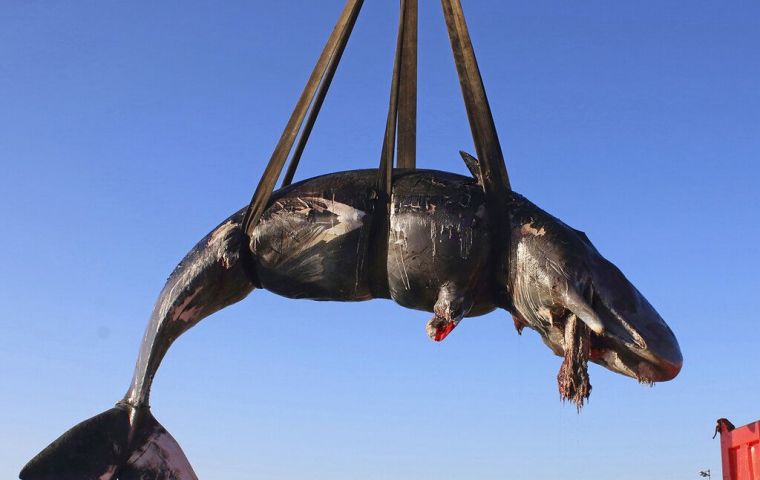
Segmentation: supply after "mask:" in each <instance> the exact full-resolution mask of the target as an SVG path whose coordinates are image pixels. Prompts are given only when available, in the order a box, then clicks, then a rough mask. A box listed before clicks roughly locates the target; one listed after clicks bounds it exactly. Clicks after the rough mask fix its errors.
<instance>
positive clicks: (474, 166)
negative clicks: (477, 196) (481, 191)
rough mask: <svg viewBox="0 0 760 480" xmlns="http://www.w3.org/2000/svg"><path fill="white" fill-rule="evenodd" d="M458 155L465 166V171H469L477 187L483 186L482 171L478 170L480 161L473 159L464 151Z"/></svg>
mask: <svg viewBox="0 0 760 480" xmlns="http://www.w3.org/2000/svg"><path fill="white" fill-rule="evenodd" d="M459 155H461V156H462V160H464V164H465V165H467V170H469V171H470V173H471V174H472V176H473V177H475V180H477V181H478V185H480V186H481V187H482V186H483V170H482V169H481V168H480V160H478V159H477V158H475V157H473V156H472V155H470V154H469V153H467V152H465V151H464V150H460V151H459Z"/></svg>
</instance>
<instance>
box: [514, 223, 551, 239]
mask: <svg viewBox="0 0 760 480" xmlns="http://www.w3.org/2000/svg"><path fill="white" fill-rule="evenodd" d="M520 233H522V234H523V235H533V236H534V237H543V236H544V235H546V230H544V227H541V228H538V229H536V228H535V227H534V226H533V222H530V223H526V224H525V225H523V226H522V227H521V228H520Z"/></svg>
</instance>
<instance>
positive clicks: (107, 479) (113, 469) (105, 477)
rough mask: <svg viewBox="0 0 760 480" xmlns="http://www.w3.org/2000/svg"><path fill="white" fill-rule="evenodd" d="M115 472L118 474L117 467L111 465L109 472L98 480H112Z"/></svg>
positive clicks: (104, 473)
mask: <svg viewBox="0 0 760 480" xmlns="http://www.w3.org/2000/svg"><path fill="white" fill-rule="evenodd" d="M115 472H116V465H111V466H109V467H108V470H106V471H105V472H103V475H101V476H99V477H98V480H110V478H111V477H112V476H113V474H114V473H115Z"/></svg>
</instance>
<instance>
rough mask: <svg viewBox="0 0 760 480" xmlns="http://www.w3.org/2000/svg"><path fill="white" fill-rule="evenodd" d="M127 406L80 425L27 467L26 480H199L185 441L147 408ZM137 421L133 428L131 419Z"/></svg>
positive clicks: (23, 477)
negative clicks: (181, 443) (182, 443)
mask: <svg viewBox="0 0 760 480" xmlns="http://www.w3.org/2000/svg"><path fill="white" fill-rule="evenodd" d="M130 411H131V410H130V408H129V407H127V406H124V405H122V404H118V405H116V406H115V407H114V408H111V409H110V410H106V411H105V412H103V413H101V414H99V415H96V416H94V417H92V418H89V419H87V420H85V421H84V422H82V423H80V424H78V425H76V426H75V427H73V428H72V429H71V430H69V431H67V432H66V433H64V434H63V435H61V436H60V437H59V438H58V439H57V440H55V441H54V442H53V443H51V444H50V445H48V446H47V447H46V448H45V449H44V450H43V451H42V452H40V453H39V454H38V455H37V456H36V457H34V458H33V459H32V460H30V461H29V463H27V464H26V466H25V467H24V468H23V470H21V473H20V474H19V478H21V480H53V479H56V480H90V479H97V480H114V479H116V478H119V479H121V480H143V479H151V480H154V479H155V480H197V479H198V477H197V476H196V475H195V472H193V469H192V467H191V466H190V462H188V460H187V457H185V454H184V453H183V452H182V448H180V446H179V444H178V443H177V441H176V440H174V438H173V437H172V436H171V434H170V433H169V432H167V431H166V429H165V428H164V427H163V426H162V425H161V424H160V423H158V421H157V420H156V419H155V418H154V417H153V415H151V413H150V411H149V410H148V409H147V408H145V409H141V410H140V415H139V417H135V416H132V418H130ZM132 422H133V423H134V425H133V426H131V423H132Z"/></svg>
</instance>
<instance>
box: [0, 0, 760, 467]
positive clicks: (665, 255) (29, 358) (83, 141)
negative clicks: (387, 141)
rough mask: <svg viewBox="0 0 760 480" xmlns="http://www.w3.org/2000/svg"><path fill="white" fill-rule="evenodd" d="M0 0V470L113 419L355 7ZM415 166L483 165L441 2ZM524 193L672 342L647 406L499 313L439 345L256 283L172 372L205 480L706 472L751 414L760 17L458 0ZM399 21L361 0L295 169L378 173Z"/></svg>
mask: <svg viewBox="0 0 760 480" xmlns="http://www.w3.org/2000/svg"><path fill="white" fill-rule="evenodd" d="M342 4H343V2H342V0H321V1H319V2H317V1H307V2H261V1H253V2H236V1H229V2H224V3H223V4H222V3H219V2H195V1H193V2H160V3H155V2H151V3H148V2H126V3H115V2H99V1H80V2H75V3H73V2H22V1H5V2H2V3H1V4H0V162H2V174H1V175H0V195H2V202H0V218H2V219H3V224H4V228H3V234H2V235H0V252H2V253H0V255H2V257H1V259H2V275H0V328H1V330H0V331H2V335H0V365H1V367H0V372H2V374H1V375H0V376H1V378H2V381H1V382H0V398H2V403H1V404H0V405H2V407H3V411H4V412H5V414H4V415H3V416H2V417H0V432H2V434H0V476H2V477H4V478H15V475H16V474H17V472H18V470H19V469H20V467H21V466H22V465H23V464H24V463H25V462H26V461H27V460H28V459H29V458H31V456H33V455H34V454H35V453H37V451H39V449H41V448H42V447H43V446H45V445H46V444H47V443H48V442H50V441H51V440H53V439H54V438H55V437H57V436H58V435H59V434H60V433H62V432H63V431H64V430H65V429H67V428H69V427H71V426H72V425H74V424H75V423H77V422H79V421H81V420H83V419H84V418H86V417H89V416H91V415H94V414H96V413H98V412H100V411H102V410H105V409H106V408H109V407H110V406H111V405H112V404H113V403H114V402H115V401H116V400H118V399H119V398H120V397H121V395H122V394H123V393H124V391H125V390H126V388H127V386H128V382H129V380H130V378H131V373H132V368H133V364H134V363H133V362H134V360H135V357H136V353H137V349H138V346H139V341H140V338H141V336H142V332H143V329H144V327H145V324H146V322H147V317H148V315H149V313H150V310H151V307H152V305H153V302H154V300H155V298H156V296H157V294H158V292H159V290H160V288H161V287H162V285H163V281H164V280H165V278H166V276H167V275H168V274H169V273H170V272H171V270H172V269H173V267H174V265H175V264H176V263H177V262H178V261H179V260H180V259H181V258H182V256H184V254H185V253H186V252H187V251H188V250H189V249H190V248H191V247H192V246H193V245H194V243H195V242H196V241H197V240H199V239H200V238H201V237H202V236H203V235H205V233H206V232H208V231H209V230H210V229H211V228H213V227H214V226H215V225H216V224H217V223H218V222H219V221H220V220H222V219H223V218H225V217H226V216H227V215H229V214H230V213H231V212H233V211H235V210H236V209H238V208H240V207H241V206H242V205H243V204H245V203H246V202H247V201H248V200H249V198H250V195H251V193H252V190H253V188H254V186H255V182H256V181H257V179H258V175H259V174H260V172H261V171H262V170H263V167H264V165H265V162H266V160H267V159H268V158H269V155H270V153H271V151H272V149H273V147H274V145H275V143H276V141H277V139H278V137H279V134H280V132H281V130H282V127H283V126H284V124H285V122H286V120H287V117H288V115H289V114H290V111H291V109H292V107H293V104H294V102H295V100H296V97H297V95H298V94H299V93H300V89H301V88H302V86H303V84H304V82H305V80H306V78H307V76H308V73H309V71H310V69H311V68H312V65H313V63H314V61H315V60H316V57H317V56H318V54H319V51H320V49H321V47H322V44H323V42H324V40H325V39H326V37H327V35H328V34H329V31H330V30H331V28H332V25H333V23H334V21H335V19H336V18H337V15H338V12H339V11H340V8H341V7H342ZM420 8H421V13H420V17H421V25H420V29H421V31H420V48H421V52H420V88H421V91H420V105H419V107H420V115H419V154H418V159H419V160H418V163H419V165H420V166H424V167H429V168H438V169H441V170H450V171H456V172H462V173H464V172H465V169H464V166H463V164H462V162H461V160H460V159H459V156H458V154H457V151H458V150H459V149H466V150H469V151H472V150H473V148H472V146H471V145H472V144H471V139H470V136H469V135H470V134H469V128H468V125H467V121H466V117H465V113H464V107H463V104H462V101H461V97H460V95H459V91H458V88H459V87H458V83H457V80H456V75H455V70H454V67H453V63H452V61H451V54H450V48H449V45H448V40H447V38H446V34H445V29H444V25H443V19H442V16H441V13H440V6H439V3H438V2H436V1H427V0H423V1H421V6H420ZM464 8H465V12H466V13H467V16H468V20H469V24H470V29H471V33H472V36H473V41H474V44H475V47H476V51H477V54H478V58H479V61H480V64H481V70H482V74H483V78H484V81H485V84H486V88H487V90H488V94H489V98H490V100H491V106H492V109H493V112H494V116H495V119H496V123H497V127H498V130H499V134H500V136H501V140H502V144H503V149H504V152H505V156H506V159H507V166H508V168H509V171H510V175H511V178H512V183H513V186H514V188H515V189H516V190H517V191H519V192H521V193H523V194H524V195H526V196H527V197H528V198H530V199H531V200H533V201H534V202H535V203H537V204H538V205H540V206H541V207H543V208H545V209H546V210H548V211H549V212H551V213H553V214H554V215H556V216H558V217H560V218H562V219H563V220H564V221H566V222H567V223H569V224H570V225H572V226H574V227H576V228H579V229H582V230H584V231H586V232H587V233H588V235H589V237H590V238H591V239H592V241H593V242H594V243H595V244H596V246H597V247H598V248H599V250H600V251H601V252H602V253H603V254H604V255H605V256H606V257H607V258H609V259H610V260H612V261H613V262H615V263H616V264H617V265H618V266H619V267H620V268H621V269H622V270H623V271H624V272H625V273H626V275H627V276H628V277H629V278H630V279H631V280H632V281H633V282H634V283H635V284H636V285H637V286H638V288H639V289H640V290H641V291H642V292H643V293H644V294H645V295H646V296H647V298H648V299H649V300H650V302H651V303H652V304H653V305H654V306H655V307H656V308H657V309H658V311H659V312H660V313H661V314H662V316H663V317H664V318H665V319H666V321H667V322H668V323H669V324H670V326H671V327H672V328H673V330H674V331H675V333H676V335H677V336H678V338H679V341H680V343H681V348H682V351H683V354H684V359H685V364H684V369H683V371H682V373H681V375H680V376H679V377H678V378H677V379H675V380H674V381H672V382H669V383H665V384H659V385H656V386H655V387H653V388H649V387H645V386H641V385H638V384H636V382H634V381H632V380H630V379H628V378H624V377H620V376H617V375H614V374H613V373H611V372H609V371H607V370H603V369H602V368H599V367H596V366H592V367H591V369H590V374H591V381H592V384H593V387H594V391H593V394H592V397H591V402H590V404H589V405H588V406H587V407H586V408H585V409H584V411H583V412H582V413H581V414H580V415H578V414H576V412H575V408H574V407H573V406H572V405H565V404H562V403H561V402H560V401H559V398H558V394H557V390H556V388H557V387H556V382H555V375H556V372H557V370H558V368H559V365H560V362H561V360H560V359H559V358H557V357H554V356H553V355H552V354H551V353H550V352H549V350H548V349H547V348H546V347H545V346H543V344H542V343H541V341H540V340H539V338H538V336H537V335H536V334H534V333H531V332H526V333H525V334H524V335H523V336H522V337H520V336H518V335H517V334H516V333H515V331H514V329H513V327H512V322H511V319H510V318H509V316H508V315H507V314H506V313H504V312H495V313H492V314H489V315H488V316H485V317H481V318H475V319H468V320H465V321H463V322H462V324H461V325H460V326H459V327H458V328H457V329H456V331H455V332H454V333H452V335H450V336H449V338H447V339H446V341H445V342H443V343H442V344H433V343H432V342H431V341H430V340H428V338H427V336H426V335H425V331H424V326H425V323H426V321H427V320H428V315H427V314H425V313H421V312H416V311H410V310H404V309H402V308H401V307H398V306H396V305H394V304H393V303H391V302H388V301H373V302H368V303H359V304H339V303H316V302H308V301H290V300H286V299H283V298H279V297H276V296H274V295H272V294H269V293H267V292H263V291H256V292H254V293H253V294H252V295H251V296H249V297H248V299H246V300H245V301H244V302H242V303H240V304H238V305H235V306H233V307H231V308H229V309H227V310H224V311H222V312H220V313H218V314H216V315H214V316H213V317H211V318H209V319H208V320H206V321H204V322H202V323H201V324H200V325H198V326H197V327H195V329H193V330H191V331H190V332H188V333H187V334H185V335H184V336H183V337H182V338H180V339H179V341H178V342H177V343H176V344H175V345H174V347H173V348H172V350H171V351H170V352H169V354H168V356H167V358H166V360H165V361H164V364H163V366H162V368H161V370H159V373H158V376H157V379H156V383H155V388H154V390H153V395H152V397H151V399H152V405H153V412H154V414H155V415H156V416H157V417H158V418H159V420H160V421H161V422H162V423H163V424H164V425H165V426H166V427H167V429H169V431H171V432H172V433H173V434H174V436H175V437H176V438H177V439H178V440H179V442H180V444H181V445H182V446H183V448H184V450H185V452H186V454H187V455H188V457H189V458H190V460H191V462H192V463H193V465H194V467H195V469H196V471H197V473H198V474H199V476H200V477H201V478H206V479H208V478H225V479H228V480H233V479H251V478H262V479H263V478H273V477H276V478H283V479H290V478H293V479H295V478H311V479H323V478H324V479H327V478H330V479H355V478H362V479H389V478H393V479H433V478H435V479H469V478H478V479H497V478H498V479H502V478H514V479H538V480H540V479H547V480H548V479H556V478H559V477H562V478H571V479H573V478H584V479H599V480H602V479H609V478H617V479H621V480H626V479H640V478H663V479H664V478H667V479H690V478H697V472H698V470H700V469H706V468H711V469H712V471H713V472H714V474H715V475H716V476H717V474H718V472H719V470H720V456H719V443H718V441H717V439H716V440H711V438H710V437H711V435H712V428H713V425H714V421H715V419H717V418H718V417H723V416H725V417H728V418H729V419H731V420H733V421H734V422H735V423H736V424H744V423H748V422H750V421H753V420H755V419H758V418H760V386H758V382H757V378H758V375H757V366H758V365H760V353H759V351H758V350H759V349H758V348H757V333H756V332H757V326H756V325H757V318H756V310H757V309H756V305H755V303H756V300H757V295H758V291H759V290H760V288H758V287H760V281H759V280H758V277H757V270H758V267H760V247H758V240H757V239H758V238H759V237H760V220H759V218H760V215H758V213H757V208H758V205H760V198H759V197H760V194H758V187H757V181H758V180H757V179H758V178H759V177H760V167H758V159H759V158H760V89H759V88H758V80H757V79H758V78H760V48H758V45H760V28H758V22H760V4H758V3H757V2H751V1H747V2H741V1H735V2H720V3H719V2H706V1H690V2H685V1H680V2H675V1H656V2H655V1H642V2H604V1H588V2H580V3H578V2H558V1H536V2H512V1H508V2H492V1H482V0H481V1H479V0H471V1H465V2H464ZM396 15H397V9H396V2H377V1H371V0H368V1H367V2H366V5H365V7H364V11H363V13H362V16H361V17H360V19H359V21H358V23H357V26H356V31H355V34H354V36H353V38H352V40H351V42H350V43H349V46H348V49H347V51H346V54H345V57H344V62H343V65H342V66H341V69H340V70H339V72H338V74H337V76H336V78H335V82H334V86H333V91H332V92H331V95H330V96H329V97H328V100H327V102H326V104H325V108H324V110H323V114H322V115H321V118H320V120H319V122H318V123H317V126H316V128H315V131H314V134H313V137H312V141H311V143H310V145H309V147H308V148H307V150H306V153H305V156H304V160H303V162H302V168H301V170H300V172H299V175H298V178H306V177H309V176H313V175H317V174H321V173H326V172H329V171H337V170H345V169H350V168H358V167H374V166H375V165H376V164H377V162H378V158H379V152H380V144H381V140H382V130H383V125H384V121H385V109H386V105H387V95H388V83H389V79H390V70H391V62H392V55H393V53H392V47H393V45H394V42H395V37H394V35H395V33H394V29H395V26H396Z"/></svg>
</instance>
